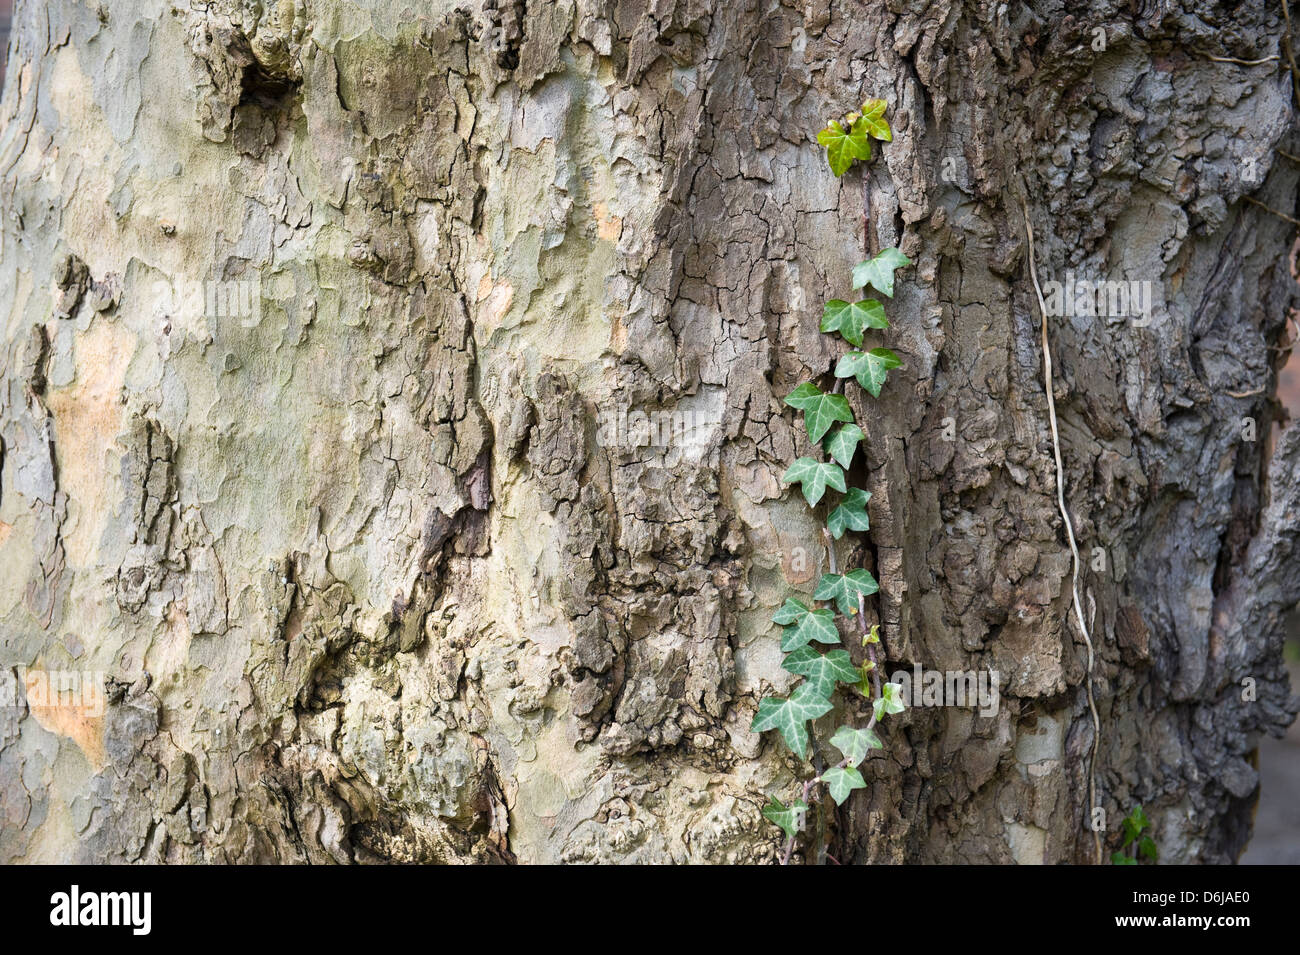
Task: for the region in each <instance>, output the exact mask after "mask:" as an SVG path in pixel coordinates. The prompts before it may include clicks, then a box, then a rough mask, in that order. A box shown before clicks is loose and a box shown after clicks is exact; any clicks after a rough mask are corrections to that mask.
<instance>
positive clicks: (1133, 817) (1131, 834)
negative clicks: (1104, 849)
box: [1124, 805, 1151, 846]
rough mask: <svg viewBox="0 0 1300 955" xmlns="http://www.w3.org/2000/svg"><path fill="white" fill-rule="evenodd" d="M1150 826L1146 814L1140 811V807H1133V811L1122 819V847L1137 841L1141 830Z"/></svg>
mask: <svg viewBox="0 0 1300 955" xmlns="http://www.w3.org/2000/svg"><path fill="white" fill-rule="evenodd" d="M1149 825H1151V823H1150V821H1149V820H1148V819H1147V814H1146V813H1145V812H1143V811H1142V807H1141V805H1137V806H1134V807H1133V811H1132V812H1130V813H1129V814H1128V815H1127V816H1125V817H1124V845H1126V846H1127V845H1129V844H1131V843H1133V842H1135V841H1137V838H1138V836H1140V835H1142V830H1144V829H1146V828H1147V826H1149Z"/></svg>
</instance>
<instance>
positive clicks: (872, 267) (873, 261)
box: [853, 249, 912, 298]
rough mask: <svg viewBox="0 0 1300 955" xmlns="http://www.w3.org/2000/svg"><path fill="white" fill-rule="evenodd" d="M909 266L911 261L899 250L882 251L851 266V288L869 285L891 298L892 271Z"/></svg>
mask: <svg viewBox="0 0 1300 955" xmlns="http://www.w3.org/2000/svg"><path fill="white" fill-rule="evenodd" d="M911 264H912V260H911V259H909V258H908V257H907V256H905V255H904V254H903V253H902V251H901V250H899V249H883V250H881V252H880V253H879V254H878V255H876V256H874V257H872V258H870V259H867V261H865V262H859V263H858V264H857V265H855V266H853V287H854V288H863V287H864V286H868V285H869V286H871V287H872V288H874V289H875V290H876V291H877V292H880V293H881V294H882V295H885V296H888V297H889V298H893V297H894V270H895V269H901V268H902V267H903V266H905V265H911Z"/></svg>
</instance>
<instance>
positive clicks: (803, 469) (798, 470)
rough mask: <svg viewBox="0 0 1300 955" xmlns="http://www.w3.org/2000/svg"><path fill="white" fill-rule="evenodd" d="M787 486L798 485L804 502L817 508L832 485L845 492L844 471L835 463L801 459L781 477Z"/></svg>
mask: <svg viewBox="0 0 1300 955" xmlns="http://www.w3.org/2000/svg"><path fill="white" fill-rule="evenodd" d="M781 481H782V482H783V483H785V484H798V485H800V487H801V488H802V489H803V496H804V500H806V501H807V502H808V506H809V507H815V506H816V504H817V502H818V501H820V500H821V499H822V495H823V494H825V493H826V486H827V485H830V486H831V487H833V488H835V490H837V491H839V492H840V493H843V492H844V489H845V484H844V469H843V468H841V467H840V466H839V465H838V464H836V463H835V462H834V461H814V460H813V459H812V458H799V459H797V460H796V461H795V462H794V464H792V465H790V467H789V468H788V469H787V470H786V472H785V474H783V475H781Z"/></svg>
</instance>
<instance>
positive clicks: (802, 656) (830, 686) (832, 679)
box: [781, 647, 858, 697]
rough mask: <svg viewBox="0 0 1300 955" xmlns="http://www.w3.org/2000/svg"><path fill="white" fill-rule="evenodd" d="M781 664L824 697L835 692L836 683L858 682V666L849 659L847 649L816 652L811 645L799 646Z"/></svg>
mask: <svg viewBox="0 0 1300 955" xmlns="http://www.w3.org/2000/svg"><path fill="white" fill-rule="evenodd" d="M781 666H782V667H784V668H785V669H786V670H787V671H789V672H790V673H797V674H799V676H801V677H803V678H804V679H806V680H807V681H808V682H809V683H811V684H812V685H813V686H815V687H816V688H817V692H818V693H820V694H821V695H822V696H825V697H829V696H830V695H831V694H832V693H834V692H835V685H836V684H837V683H857V682H858V668H857V667H855V666H854V665H853V661H852V660H850V659H849V654H848V651H847V650H830V651H828V652H826V653H818V652H817V651H816V650H814V649H813V648H812V647H800V648H799V649H798V650H795V651H794V652H793V653H790V654H788V655H787V656H786V658H785V662H784V663H782V664H781Z"/></svg>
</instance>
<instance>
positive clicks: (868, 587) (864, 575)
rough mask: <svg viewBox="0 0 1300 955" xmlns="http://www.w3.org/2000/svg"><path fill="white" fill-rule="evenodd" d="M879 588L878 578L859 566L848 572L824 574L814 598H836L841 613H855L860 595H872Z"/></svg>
mask: <svg viewBox="0 0 1300 955" xmlns="http://www.w3.org/2000/svg"><path fill="white" fill-rule="evenodd" d="M879 589H880V585H879V584H877V583H876V578H875V577H872V576H871V574H870V573H869V572H868V571H865V570H863V569H862V568H861V567H859V568H858V569H857V570H850V571H849V572H848V573H847V574H822V577H821V580H819V581H817V590H816V591H815V592H814V593H813V599H814V600H834V601H835V606H837V607H838V608H839V610H840V613H847V614H855V613H857V612H858V596H859V595H861V596H863V597H870V596H871V595H872V594H874V593H875V592H876V591H877V590H879Z"/></svg>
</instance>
